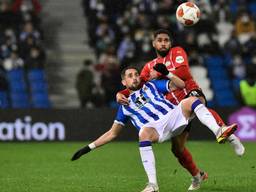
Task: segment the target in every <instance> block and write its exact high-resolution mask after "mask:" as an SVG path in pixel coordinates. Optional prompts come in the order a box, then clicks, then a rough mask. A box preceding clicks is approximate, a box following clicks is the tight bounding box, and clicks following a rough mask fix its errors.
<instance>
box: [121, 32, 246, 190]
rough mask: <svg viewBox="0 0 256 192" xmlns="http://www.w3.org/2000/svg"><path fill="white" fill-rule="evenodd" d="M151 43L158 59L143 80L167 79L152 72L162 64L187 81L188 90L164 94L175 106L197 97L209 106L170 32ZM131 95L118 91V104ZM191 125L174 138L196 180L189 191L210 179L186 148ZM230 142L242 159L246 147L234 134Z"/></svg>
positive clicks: (150, 64)
mask: <svg viewBox="0 0 256 192" xmlns="http://www.w3.org/2000/svg"><path fill="white" fill-rule="evenodd" d="M152 44H153V47H154V48H155V50H156V54H157V58H155V59H153V60H152V61H150V62H148V63H146V65H145V66H144V68H143V69H142V71H141V74H140V76H141V79H142V81H143V82H147V81H148V80H150V79H155V78H166V76H164V75H163V74H161V73H158V72H157V71H156V70H154V69H153V67H154V66H155V65H156V64H158V63H163V64H164V65H165V66H166V67H167V69H168V71H169V73H168V75H167V76H168V77H167V78H171V77H172V75H173V74H175V75H177V76H178V77H180V78H181V79H182V80H184V82H185V88H183V89H176V90H174V91H171V92H167V93H166V95H165V97H166V99H168V100H169V101H171V102H172V103H174V104H179V103H180V102H181V101H182V100H183V99H184V98H187V97H190V96H195V97H198V98H199V99H200V100H201V102H202V103H206V98H205V96H204V94H203V92H202V90H201V89H200V88H199V86H198V85H197V83H196V82H195V80H194V79H193V77H192V75H191V74H190V70H189V65H188V59H187V55H186V52H185V51H184V50H183V49H182V48H181V47H173V48H171V36H170V34H169V32H168V31H167V30H163V29H160V30H157V31H155V32H154V34H153V42H152ZM128 96H129V91H128V90H123V91H121V92H119V93H118V94H117V102H118V103H121V104H128V103H129V102H128V99H127V97H128ZM209 111H210V112H211V113H212V115H213V116H214V118H215V119H216V121H217V123H218V124H219V125H220V126H224V125H225V124H224V122H223V120H222V119H221V118H220V116H219V115H218V114H217V112H216V111H214V110H212V109H209ZM190 126H191V125H190V124H189V125H188V127H187V128H186V129H185V130H184V131H183V133H182V134H181V135H179V137H176V138H173V139H172V152H173V153H174V155H175V156H176V158H177V159H178V161H179V163H180V164H181V165H182V166H183V167H184V168H185V169H187V171H188V172H189V173H190V174H191V175H192V177H193V180H192V184H191V185H190V187H189V190H196V189H198V188H200V183H201V181H202V180H203V179H205V178H206V177H207V173H203V172H201V171H200V170H199V169H198V168H197V166H196V164H195V162H194V161H193V158H192V155H191V153H190V152H189V150H188V149H187V148H186V147H185V142H186V140H187V138H188V135H189V130H190ZM228 141H229V142H230V144H231V146H232V147H233V148H234V150H235V153H236V154H237V155H238V156H242V155H243V154H244V151H245V149H244V146H243V145H242V144H241V142H240V140H239V138H238V137H236V136H235V135H234V134H232V135H231V136H230V137H229V138H228Z"/></svg>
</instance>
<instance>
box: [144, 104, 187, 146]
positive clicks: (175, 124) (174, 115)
mask: <svg viewBox="0 0 256 192" xmlns="http://www.w3.org/2000/svg"><path fill="white" fill-rule="evenodd" d="M181 103H182V102H181ZM181 103H179V105H178V106H176V107H175V108H174V109H173V110H171V111H169V112H168V113H167V114H166V115H165V116H164V117H163V118H161V119H159V120H157V121H154V122H149V123H147V124H145V125H144V127H152V128H155V129H156V131H157V133H158V134H159V139H158V142H159V143H162V142H164V141H166V140H168V139H170V138H172V137H175V136H177V135H180V134H181V133H182V132H183V130H184V129H185V127H186V126H187V125H188V120H187V119H186V118H185V117H184V115H183V113H182V109H181ZM141 130H143V128H142V129H141ZM141 130H140V131H141Z"/></svg>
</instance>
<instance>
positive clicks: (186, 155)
mask: <svg viewBox="0 0 256 192" xmlns="http://www.w3.org/2000/svg"><path fill="white" fill-rule="evenodd" d="M174 155H175V156H176V157H177V159H178V161H179V163H180V164H181V165H182V166H183V167H184V168H185V169H187V170H188V171H189V173H190V174H191V175H192V176H195V175H196V174H198V172H199V169H198V168H197V166H196V164H195V162H194V161H193V158H192V155H191V153H190V152H189V150H188V149H187V148H184V150H183V152H182V153H174Z"/></svg>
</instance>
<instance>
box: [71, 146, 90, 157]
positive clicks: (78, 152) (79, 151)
mask: <svg viewBox="0 0 256 192" xmlns="http://www.w3.org/2000/svg"><path fill="white" fill-rule="evenodd" d="M90 151H91V149H90V147H89V146H88V145H87V146H85V147H83V148H82V149H79V150H78V151H77V152H75V154H74V155H73V157H72V158H71V161H75V160H77V159H79V158H80V157H81V156H82V155H84V154H86V153H89V152H90Z"/></svg>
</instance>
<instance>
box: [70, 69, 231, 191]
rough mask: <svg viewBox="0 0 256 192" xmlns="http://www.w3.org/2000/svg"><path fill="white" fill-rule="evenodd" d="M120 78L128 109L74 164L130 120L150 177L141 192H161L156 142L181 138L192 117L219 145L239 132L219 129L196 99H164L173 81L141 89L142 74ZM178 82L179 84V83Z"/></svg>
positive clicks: (122, 110) (122, 109)
mask: <svg viewBox="0 0 256 192" xmlns="http://www.w3.org/2000/svg"><path fill="white" fill-rule="evenodd" d="M121 77H122V84H123V85H124V86H126V88H127V89H128V90H129V91H130V95H129V97H128V100H129V105H120V107H119V109H118V112H117V115H116V118H115V121H114V123H113V125H112V127H111V128H110V129H109V131H107V132H106V133H104V134H103V135H102V136H100V137H99V138H98V139H96V140H95V141H93V142H92V143H90V144H89V145H87V146H85V147H83V148H81V149H80V150H78V151H77V152H76V153H75V154H74V155H73V157H72V160H77V159H78V158H80V157H81V156H82V155H84V154H86V153H88V152H90V151H91V150H93V149H95V148H98V147H100V146H102V145H104V144H106V143H108V142H110V141H112V140H113V139H114V138H116V137H117V136H118V134H119V133H120V131H121V129H122V128H123V127H124V125H125V124H126V122H127V121H128V120H129V119H130V120H131V122H132V124H133V125H134V126H135V127H136V128H137V130H138V132H139V134H138V135H139V149H140V156H141V160H142V164H143V166H144V169H145V172H146V174H147V177H148V184H147V186H146V188H145V189H144V190H143V191H142V192H158V191H159V187H158V184H157V176H156V167H155V157H154V153H153V150H152V146H151V145H152V143H153V142H160V143H161V142H164V141H166V140H168V139H170V138H175V137H178V136H179V135H180V134H181V133H182V132H183V130H184V128H185V127H186V126H187V125H188V123H189V121H190V120H191V118H193V116H192V114H195V115H196V116H197V117H198V119H199V120H200V121H201V122H202V123H203V124H204V125H206V126H207V127H208V128H209V129H210V130H211V131H212V132H213V133H214V134H215V136H216V138H217V141H218V142H224V141H225V140H226V139H227V137H229V136H230V134H232V133H233V132H234V131H235V130H236V124H233V125H231V126H223V127H220V126H219V125H218V124H217V123H216V121H215V119H214V118H213V116H212V114H211V113H210V112H209V111H208V109H207V108H206V107H205V105H204V104H202V102H201V101H200V100H199V99H198V98H197V97H194V96H191V97H188V98H186V99H184V100H182V101H181V102H180V103H179V104H178V106H176V105H173V104H172V103H171V102H170V101H168V100H167V99H165V97H164V95H163V94H166V93H167V92H169V91H170V89H175V88H176V86H177V84H176V83H174V82H172V81H170V80H153V81H148V82H147V83H145V84H144V85H142V86H141V79H140V75H139V71H138V70H137V69H136V68H134V67H131V66H130V67H128V68H125V69H124V70H123V71H122V73H121ZM175 78H176V80H177V81H176V82H180V81H179V79H178V78H177V77H175ZM175 78H174V79H175ZM180 85H182V82H181V84H180ZM178 87H179V85H178Z"/></svg>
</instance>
